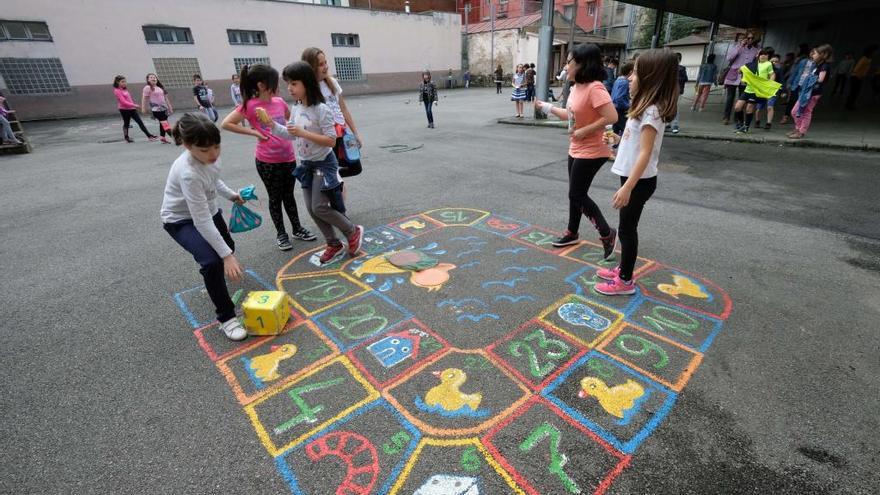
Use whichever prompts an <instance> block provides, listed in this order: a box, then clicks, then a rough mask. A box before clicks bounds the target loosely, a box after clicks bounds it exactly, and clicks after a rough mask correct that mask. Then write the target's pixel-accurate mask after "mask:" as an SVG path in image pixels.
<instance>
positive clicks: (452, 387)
mask: <svg viewBox="0 0 880 495" xmlns="http://www.w3.org/2000/svg"><path fill="white" fill-rule="evenodd" d="M433 375H434V376H436V377H437V378H439V379H440V384H439V385H436V386H434V387H432V388H431V390H428V393H427V394H425V404H427V405H429V406H438V405H439V406H440V407H442V408H443V409H444V410H446V411H458V410H459V409H461V408H463V407H464V406H468V407H470V408H471V409H472V410H474V411H476V410H477V408H478V407H480V401H482V400H483V394H481V393H476V394H465V393H463V392H462V391H461V390H459V388H460V387H461V386H462V385H464V382H465V381H467V375H466V374H465V372H464V371H462V370H460V369H458V368H446V369H445V370H443V371H435V372H433Z"/></svg>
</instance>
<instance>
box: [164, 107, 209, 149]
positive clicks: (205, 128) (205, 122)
mask: <svg viewBox="0 0 880 495" xmlns="http://www.w3.org/2000/svg"><path fill="white" fill-rule="evenodd" d="M171 137H173V138H174V144H176V145H178V146H180V145H181V144H185V145H187V146H198V147H200V148H207V147H208V146H214V145H215V144H220V129H217V126H216V125H214V123H213V122H211V120H210V119H209V118H208V117H207V116H205V115H204V114H201V113H185V114H183V117H181V118H180V119H179V120H178V121H177V123H176V124H174V129H171Z"/></svg>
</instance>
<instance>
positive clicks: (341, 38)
mask: <svg viewBox="0 0 880 495" xmlns="http://www.w3.org/2000/svg"><path fill="white" fill-rule="evenodd" d="M330 39H331V40H332V41H333V46H361V38H360V36H358V35H357V34H354V33H349V34H345V33H333V34H331V35H330Z"/></svg>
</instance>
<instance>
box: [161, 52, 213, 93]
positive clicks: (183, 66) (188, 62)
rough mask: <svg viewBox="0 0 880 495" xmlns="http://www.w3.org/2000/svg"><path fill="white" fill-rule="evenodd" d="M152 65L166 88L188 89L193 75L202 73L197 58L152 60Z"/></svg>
mask: <svg viewBox="0 0 880 495" xmlns="http://www.w3.org/2000/svg"><path fill="white" fill-rule="evenodd" d="M153 65H155V66H156V75H157V76H159V80H160V81H162V84H163V85H164V86H165V87H166V88H188V87H190V86H192V76H193V74H201V73H202V71H201V69H199V60H198V59H197V58H154V59H153Z"/></svg>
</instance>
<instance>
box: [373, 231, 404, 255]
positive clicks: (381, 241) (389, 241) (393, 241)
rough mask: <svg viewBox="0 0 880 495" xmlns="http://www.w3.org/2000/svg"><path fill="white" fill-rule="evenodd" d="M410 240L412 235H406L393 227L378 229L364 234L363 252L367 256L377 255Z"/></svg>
mask: <svg viewBox="0 0 880 495" xmlns="http://www.w3.org/2000/svg"><path fill="white" fill-rule="evenodd" d="M410 238H412V234H404V233H403V232H400V231H397V230H395V229H392V228H391V227H376V228H373V229H370V230H367V231H366V232H364V237H363V239H362V240H361V250H362V251H364V252H365V253H367V254H376V253H378V252H381V251H388V250H390V249H391V248H393V247H394V246H396V245H397V244H398V243H400V242H403V241H405V240H407V239H410Z"/></svg>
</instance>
